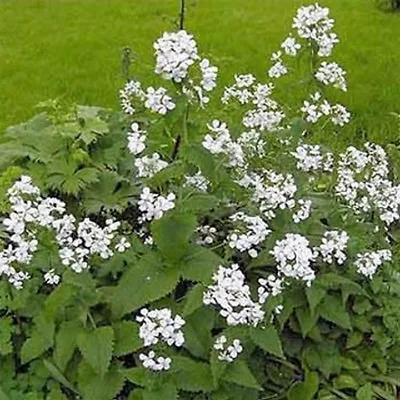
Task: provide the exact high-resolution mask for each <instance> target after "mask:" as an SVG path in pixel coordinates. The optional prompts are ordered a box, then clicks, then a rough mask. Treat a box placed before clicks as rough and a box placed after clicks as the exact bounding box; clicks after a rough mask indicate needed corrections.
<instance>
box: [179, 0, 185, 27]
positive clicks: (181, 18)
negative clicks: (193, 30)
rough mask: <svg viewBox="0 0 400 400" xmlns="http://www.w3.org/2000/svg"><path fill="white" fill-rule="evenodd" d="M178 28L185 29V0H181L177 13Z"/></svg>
mask: <svg viewBox="0 0 400 400" xmlns="http://www.w3.org/2000/svg"><path fill="white" fill-rule="evenodd" d="M179 29H180V30H183V29H185V0H181V11H180V13H179Z"/></svg>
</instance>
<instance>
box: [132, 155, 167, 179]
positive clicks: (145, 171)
mask: <svg viewBox="0 0 400 400" xmlns="http://www.w3.org/2000/svg"><path fill="white" fill-rule="evenodd" d="M167 166H168V163H167V162H166V161H163V160H161V156H160V155H159V154H158V153H153V154H152V155H151V156H143V157H141V158H136V160H135V167H136V168H137V176H138V177H139V178H151V177H152V176H154V175H155V174H156V173H157V172H159V171H161V170H162V169H164V168H165V167H167Z"/></svg>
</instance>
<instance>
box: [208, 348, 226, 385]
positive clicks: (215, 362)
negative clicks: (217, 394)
mask: <svg viewBox="0 0 400 400" xmlns="http://www.w3.org/2000/svg"><path fill="white" fill-rule="evenodd" d="M227 366H228V363H226V362H223V361H221V360H219V359H218V353H217V351H215V350H214V349H213V350H212V351H211V357H210V367H211V373H212V376H213V380H214V386H216V387H217V386H218V382H219V380H220V379H221V377H222V375H223V374H224V372H225V370H226V367H227Z"/></svg>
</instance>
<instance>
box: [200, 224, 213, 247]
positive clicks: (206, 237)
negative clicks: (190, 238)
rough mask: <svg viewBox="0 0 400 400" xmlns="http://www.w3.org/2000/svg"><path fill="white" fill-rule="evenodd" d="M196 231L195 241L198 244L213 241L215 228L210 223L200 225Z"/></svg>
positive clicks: (206, 243)
mask: <svg viewBox="0 0 400 400" xmlns="http://www.w3.org/2000/svg"><path fill="white" fill-rule="evenodd" d="M196 233H197V234H198V235H199V237H198V238H197V239H196V243H197V244H200V245H208V244H212V243H213V242H214V240H215V236H216V234H217V228H215V227H214V226H210V225H202V226H199V227H198V228H197V229H196Z"/></svg>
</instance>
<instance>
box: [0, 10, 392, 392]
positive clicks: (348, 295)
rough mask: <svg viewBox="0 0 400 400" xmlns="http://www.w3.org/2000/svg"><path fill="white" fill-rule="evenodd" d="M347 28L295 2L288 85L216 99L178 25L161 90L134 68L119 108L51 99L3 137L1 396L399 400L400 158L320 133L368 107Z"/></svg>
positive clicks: (212, 74) (211, 72) (207, 73)
mask: <svg viewBox="0 0 400 400" xmlns="http://www.w3.org/2000/svg"><path fill="white" fill-rule="evenodd" d="M336 39H337V38H336V36H335V34H334V31H333V21H332V20H331V19H330V17H329V10H327V9H324V8H321V7H319V6H309V7H303V8H301V9H299V11H298V13H297V15H296V18H295V26H294V29H293V31H292V34H291V36H289V37H288V38H287V39H286V40H285V41H284V42H283V44H282V47H281V48H280V53H276V54H275V55H274V56H273V57H272V60H271V61H272V63H271V65H270V69H269V70H268V71H269V77H270V80H271V81H273V82H274V85H271V81H268V82H266V83H262V82H258V81H257V80H256V78H255V77H254V76H253V75H250V74H249V75H237V76H236V77H235V82H234V83H233V84H232V85H230V86H227V87H225V89H224V91H223V93H219V94H220V97H221V98H222V104H221V103H219V102H218V99H214V100H212V101H215V103H216V104H219V106H218V108H217V109H218V112H217V113H215V112H214V111H210V110H212V109H211V108H210V109H209V108H207V104H209V101H210V99H209V96H210V94H211V93H212V91H213V90H215V86H216V80H217V72H218V70H217V68H216V67H214V66H213V65H212V63H211V62H210V61H209V60H208V59H204V58H201V57H200V55H199V51H198V49H197V44H196V42H195V41H194V39H193V37H192V36H190V35H189V34H188V33H186V31H183V30H182V31H180V32H173V33H169V34H165V35H164V36H163V37H162V38H160V39H159V40H158V41H157V42H156V45H155V53H156V54H155V55H156V68H155V72H156V74H157V75H161V78H163V80H162V82H163V83H164V84H165V87H163V86H162V87H153V86H149V87H145V85H144V84H143V83H141V82H139V81H137V80H130V81H129V82H127V83H126V85H125V86H124V87H123V89H122V90H121V92H120V97H121V103H122V108H123V111H124V112H112V111H109V110H106V109H102V108H97V107H89V106H67V105H63V104H60V103H59V102H57V101H49V102H46V103H44V104H42V107H43V112H42V113H41V114H39V115H37V116H35V117H34V118H33V119H31V120H29V121H27V122H25V123H22V124H19V125H16V126H12V127H10V128H8V129H7V130H6V131H5V142H4V143H2V144H1V146H0V156H1V158H0V170H1V175H0V188H1V191H0V194H1V196H0V213H1V219H2V225H1V228H0V238H1V252H0V274H1V278H2V280H1V281H0V316H1V319H0V363H1V372H0V398H1V399H3V398H4V399H9V400H20V399H21V400H22V399H23V400H26V399H27V400H39V399H40V400H43V399H46V400H63V399H64V400H65V399H84V400H91V399H93V400H103V399H104V400H111V399H118V400H123V399H124V400H125V399H129V400H151V399H165V400H175V399H184V400H195V399H196V400H202V399H204V400H206V399H212V400H230V399H232V400H242V399H250V400H251V399H260V400H261V399H264V400H265V399H289V400H299V399H301V400H312V399H321V400H322V399H323V400H335V399H358V400H371V399H388V400H391V399H395V398H396V396H397V395H398V388H399V385H400V376H399V365H400V364H399V361H400V353H399V350H400V347H399V343H400V342H399V340H400V336H399V332H400V330H399V320H400V315H399V314H400V308H399V300H400V299H399V293H400V275H399V271H398V265H399V262H398V261H399V246H398V243H399V239H400V235H399V229H398V220H399V219H400V215H399V206H400V186H399V185H398V184H397V183H396V182H397V180H398V177H399V174H400V169H399V168H400V153H399V150H398V148H397V147H396V145H394V144H393V145H391V146H388V148H387V149H386V151H385V149H384V148H382V147H380V146H378V145H375V144H372V143H367V144H365V145H364V146H363V147H362V148H361V149H357V148H355V147H352V146H350V147H348V148H346V149H345V150H344V151H342V152H341V153H339V154H336V153H332V152H330V151H329V149H327V148H325V147H323V146H320V145H318V144H316V141H317V138H318V137H320V135H321V133H322V132H323V133H324V134H329V135H340V132H341V130H342V129H343V126H344V125H346V124H347V123H349V122H350V118H351V114H350V113H349V112H348V111H347V109H346V108H345V107H344V106H343V105H342V104H340V103H334V102H331V100H329V101H328V99H329V96H330V95H331V94H332V93H334V91H335V90H336V91H337V90H341V91H346V89H347V84H346V78H345V75H346V74H345V71H344V70H343V69H342V68H341V67H340V66H339V65H338V64H336V63H334V62H333V61H332V60H331V58H330V57H331V53H332V49H333V47H334V45H335V44H336ZM297 60H298V61H299V63H301V62H304V63H305V65H306V66H307V68H301V67H298V68H296V66H298V63H297ZM310 65H311V70H308V68H309V66H310ZM305 71H306V72H307V75H306V76H303V75H302V74H303V73H304V72H305ZM296 74H298V75H299V76H297V77H296V79H298V81H299V82H300V83H302V84H304V85H305V87H306V88H307V90H308V95H307V97H306V98H304V99H303V101H302V104H301V105H300V106H299V107H297V108H293V107H288V106H287V104H286V103H285V101H284V98H283V99H280V101H278V100H276V99H275V98H274V97H273V96H275V94H276V95H277V97H279V94H281V95H282V93H284V92H285V91H284V90H283V91H279V90H278V91H277V92H275V91H274V90H275V88H274V86H278V85H279V82H282V81H283V82H284V83H285V79H287V78H288V75H289V76H290V75H294V76H296ZM281 78H282V79H281ZM160 80H161V79H160ZM153 82H154V81H152V83H153ZM153 84H154V83H153ZM286 87H287V86H286ZM287 94H290V93H287ZM213 109H214V108H213ZM215 114H217V115H215ZM215 118H218V119H215ZM223 121H224V122H223Z"/></svg>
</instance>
